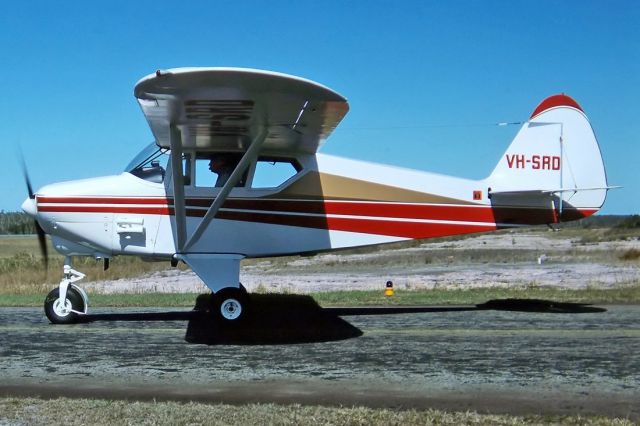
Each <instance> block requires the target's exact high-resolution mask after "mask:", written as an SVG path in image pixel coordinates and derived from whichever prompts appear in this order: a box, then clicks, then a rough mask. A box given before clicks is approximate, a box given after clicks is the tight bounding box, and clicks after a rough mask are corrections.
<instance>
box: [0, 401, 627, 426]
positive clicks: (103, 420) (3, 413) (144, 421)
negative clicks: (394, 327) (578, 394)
mask: <svg viewBox="0 0 640 426" xmlns="http://www.w3.org/2000/svg"><path fill="white" fill-rule="evenodd" d="M0 424H29V425H51V424H65V425H89V424H90V425H115V424H128V425H196V424H198V425H200V424H205V425H213V424H224V425H251V424H271V425H311V426H319V425H443V426H446V425H480V426H481V425H533V424H535V425H550V424H553V425H556V424H563V425H587V426H588V425H632V424H633V422H631V421H630V420H627V419H621V418H607V417H602V416H577V415H572V416H559V415H554V416H541V415H526V416H511V415H504V414H498V415H497V414H479V413H476V412H473V411H467V412H446V411H441V410H434V409H426V410H401V409H387V408H366V407H323V406H317V405H305V406H303V405H298V404H292V405H276V404H245V405H228V404H204V403H194V402H190V403H178V402H156V401H153V402H127V401H110V400H100V399H68V398H57V399H51V400H42V399H36V398H0Z"/></svg>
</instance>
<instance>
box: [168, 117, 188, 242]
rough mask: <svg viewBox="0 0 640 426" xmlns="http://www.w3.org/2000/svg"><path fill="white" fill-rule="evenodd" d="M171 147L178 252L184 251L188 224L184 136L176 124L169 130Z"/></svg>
mask: <svg viewBox="0 0 640 426" xmlns="http://www.w3.org/2000/svg"><path fill="white" fill-rule="evenodd" d="M169 132H170V138H169V143H170V146H171V171H172V176H173V179H172V180H173V208H174V210H175V215H176V236H177V239H178V247H177V248H178V252H179V253H181V252H182V251H183V250H184V245H185V241H186V239H187V238H186V236H187V222H186V214H185V207H184V178H183V176H182V135H181V133H180V129H178V128H177V127H176V126H175V125H174V124H172V125H171V126H170V128H169Z"/></svg>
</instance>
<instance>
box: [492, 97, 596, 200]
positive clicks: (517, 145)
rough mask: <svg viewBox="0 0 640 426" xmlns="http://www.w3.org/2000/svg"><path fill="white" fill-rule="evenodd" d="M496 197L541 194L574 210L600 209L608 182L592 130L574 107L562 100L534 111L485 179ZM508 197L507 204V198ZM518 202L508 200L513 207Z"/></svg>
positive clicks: (553, 99)
mask: <svg viewBox="0 0 640 426" xmlns="http://www.w3.org/2000/svg"><path fill="white" fill-rule="evenodd" d="M487 185H488V186H489V187H491V189H492V192H493V193H495V194H503V195H502V199H503V201H504V202H505V203H509V201H510V200H509V197H506V195H504V194H508V193H513V194H523V193H525V192H535V191H539V192H540V193H541V194H542V193H544V194H550V195H552V196H553V197H555V202H556V203H559V208H560V209H562V206H567V207H573V208H576V209H594V210H597V209H599V208H600V207H601V206H602V204H603V203H604V200H605V196H606V193H607V190H606V187H607V179H606V174H605V169H604V164H603V162H602V156H601V154H600V147H599V146H598V142H597V140H596V137H595V134H594V133H593V129H592V128H591V124H590V123H589V120H588V119H587V116H586V115H585V113H584V111H583V110H582V108H581V107H580V105H578V103H577V102H576V101H575V100H573V99H572V98H570V97H569V96H566V95H564V94H561V95H554V96H551V97H549V98H547V99H545V100H544V101H542V102H541V103H540V105H538V107H537V108H536V109H535V110H534V112H533V114H532V115H531V118H530V119H529V121H527V122H526V123H525V124H524V125H523V126H522V128H521V129H520V131H519V132H518V134H517V135H516V137H515V139H514V140H513V142H512V143H511V145H510V146H509V148H508V149H507V151H506V152H505V153H504V155H503V156H502V157H501V158H500V161H499V162H498V164H497V166H496V167H495V169H494V170H493V172H492V173H491V175H490V176H489V177H488V178H487ZM505 197H506V198H505ZM518 199H521V197H520V196H514V197H512V201H513V202H512V203H511V204H513V203H516V204H517V200H518Z"/></svg>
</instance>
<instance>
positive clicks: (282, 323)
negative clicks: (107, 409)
mask: <svg viewBox="0 0 640 426" xmlns="http://www.w3.org/2000/svg"><path fill="white" fill-rule="evenodd" d="M210 297H211V296H210V295H208V294H203V295H200V296H198V299H197V300H196V306H195V308H194V310H192V311H182V312H140V313H117V314H90V315H86V316H84V317H82V322H95V321H188V325H187V331H186V335H185V340H186V341H187V342H189V343H198V344H207V345H228V344H233V345H268V344H269V345H272V344H295V343H314V342H328V341H336V340H344V339H350V338H353V337H359V336H362V334H363V332H362V330H360V329H358V328H357V327H355V326H354V325H352V324H350V323H349V322H347V321H345V320H344V319H342V318H341V317H342V316H354V315H390V314H410V313H440V312H463V311H483V310H499V311H517V312H536V313H573V314H576V313H597V312H605V311H606V309H604V308H600V307H595V306H590V305H587V304H582V303H560V302H553V301H548V300H539V299H496V300H490V301H488V302H486V303H482V304H479V305H475V306H474V305H469V306H384V307H351V308H322V307H321V306H320V305H318V304H317V302H316V301H315V300H314V299H313V298H312V297H310V296H302V295H291V294H251V295H250V298H251V310H250V311H249V312H248V315H247V317H246V318H245V320H244V321H242V322H241V323H239V324H232V325H229V324H222V323H221V321H220V320H216V319H215V318H214V317H213V316H212V315H211V314H210V313H208V312H207V308H208V306H209V303H210Z"/></svg>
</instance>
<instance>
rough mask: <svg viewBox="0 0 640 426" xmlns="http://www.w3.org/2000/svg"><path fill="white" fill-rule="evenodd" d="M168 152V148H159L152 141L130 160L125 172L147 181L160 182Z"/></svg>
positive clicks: (162, 177)
mask: <svg viewBox="0 0 640 426" xmlns="http://www.w3.org/2000/svg"><path fill="white" fill-rule="evenodd" d="M168 153H169V150H168V149H165V148H160V147H158V145H156V144H155V142H152V143H150V144H149V145H147V146H146V147H145V148H144V149H143V150H142V151H140V152H139V153H138V155H136V156H135V157H134V158H133V160H131V162H130V163H129V164H128V165H127V167H126V168H125V172H129V173H131V174H132V175H134V176H137V177H139V178H140V179H144V180H148V181H149V182H154V183H162V182H163V181H164V175H165V169H166V166H167V162H168V160H169V155H168Z"/></svg>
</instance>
